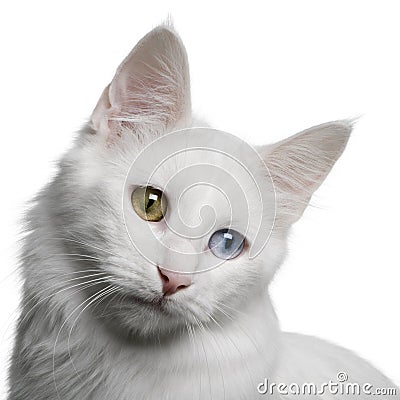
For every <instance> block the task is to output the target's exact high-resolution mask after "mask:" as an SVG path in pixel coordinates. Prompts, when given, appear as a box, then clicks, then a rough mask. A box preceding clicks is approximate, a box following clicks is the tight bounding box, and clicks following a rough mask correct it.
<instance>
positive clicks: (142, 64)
mask: <svg viewBox="0 0 400 400" xmlns="http://www.w3.org/2000/svg"><path fill="white" fill-rule="evenodd" d="M196 127H201V129H200V128H196ZM351 130H352V121H347V120H344V121H334V122H329V123H326V124H323V125H319V126H315V127H313V128H310V129H307V130H305V131H303V132H300V133H298V134H297V135H294V136H292V137H290V138H288V139H285V140H283V141H281V142H279V143H276V144H273V145H266V146H259V147H257V148H256V151H257V154H258V156H257V155H254V164H253V165H252V167H251V168H253V170H255V172H254V176H257V180H258V181H263V179H264V180H265V181H266V182H267V184H266V186H265V187H266V188H267V189H266V190H265V191H266V192H267V193H265V191H264V192H263V196H264V195H265V197H263V198H264V200H263V201H260V199H259V198H258V197H257V196H256V194H257V193H256V192H255V191H253V190H251V189H244V193H245V198H246V202H247V204H248V208H249V213H257V212H258V211H259V210H261V209H262V212H261V211H260V213H259V215H261V214H262V215H261V217H260V218H261V219H258V222H259V223H260V221H261V223H260V226H257V227H255V226H253V225H254V221H255V218H254V217H252V219H251V218H250V222H251V223H250V226H249V229H248V232H249V233H248V235H249V236H248V237H246V236H245V235H244V234H243V231H241V230H240V229H239V228H237V227H236V225H235V223H236V222H233V221H232V220H230V221H229V224H227V223H226V222H225V220H224V218H225V217H226V216H225V215H224V217H222V216H221V215H222V214H224V213H225V212H226V209H225V208H224V207H222V208H221V207H220V200H221V199H220V197H219V194H217V191H216V190H214V189H215V188H212V190H211V189H210V190H208V189H205V188H204V187H201V188H200V189H201V190H200V191H195V193H192V195H190V196H189V197H184V196H183V197H181V193H180V192H179V191H178V189H177V188H179V183H180V182H181V180H180V179H175V180H174V182H175V186H173V185H172V186H171V185H170V186H168V182H169V180H171V179H172V178H173V177H174V176H175V175H176V174H179V173H181V172H182V171H183V170H185V171H186V170H187V169H188V168H189V169H190V167H191V166H192V164H194V163H196V162H197V161H198V160H197V158H201V159H202V161H204V162H205V163H208V165H210V166H211V167H210V168H214V167H218V168H219V167H221V166H226V165H230V164H229V162H228V161H227V160H226V157H227V156H226V154H222V153H221V152H218V154H216V152H209V153H208V152H207V151H204V152H202V153H201V156H200V157H199V155H197V156H196V155H193V156H192V155H190V154H192V153H190V154H189V151H188V152H187V153H185V152H183V154H181V155H180V157H179V162H175V161H176V160H175V161H170V162H169V161H168V160H167V158H168V157H167V158H166V159H163V162H164V163H163V165H162V171H161V172H160V173H159V174H157V181H153V180H152V176H151V174H152V172H153V169H154V164H155V161H154V160H155V159H156V158H157V157H158V155H157V151H158V150H159V151H161V152H163V151H165V150H166V153H168V152H170V151H171V152H172V148H173V145H174V144H176V143H177V144H178V145H180V146H181V148H182V149H183V150H184V149H185V146H187V142H189V139H188V140H186V138H190V141H192V140H193V141H196V140H197V138H206V139H207V141H208V143H209V146H210V147H212V146H213V145H214V144H213V143H214V142H215V143H218V144H219V145H221V144H222V148H223V146H224V143H225V144H226V147H227V148H228V150H229V151H228V152H234V153H235V152H236V153H237V154H244V153H246V151H247V150H245V148H246V147H245V146H244V145H243V146H242V145H241V144H240V143H239V144H238V143H237V142H235V139H233V138H231V137H230V136H229V135H225V134H224V133H222V132H218V131H215V130H212V129H211V128H208V127H207V124H206V123H205V122H204V121H201V120H198V119H196V117H195V116H194V115H193V113H192V110H191V99H190V79H189V69H188V60H187V55H186V51H185V48H184V45H183V43H182V41H181V39H180V38H179V36H178V34H177V33H176V31H175V30H174V28H173V27H172V26H170V25H168V24H166V25H160V26H158V27H156V28H155V29H154V30H152V31H151V32H150V33H148V34H147V35H146V36H145V37H144V38H142V39H141V40H140V42H139V43H138V44H137V45H136V46H135V48H134V49H133V50H132V51H131V53H130V54H129V55H128V56H127V58H126V59H125V60H124V61H123V62H122V64H121V65H120V66H119V68H118V70H117V72H116V75H115V77H114V78H113V80H112V82H111V83H110V84H109V85H108V86H107V87H106V88H105V90H104V91H103V93H102V95H101V97H100V100H99V102H98V104H97V106H96V107H95V109H94V111H93V113H92V115H91V118H90V120H89V122H88V123H87V124H86V125H85V126H84V127H83V128H82V129H81V131H80V132H79V135H78V137H77V139H76V141H75V144H74V146H73V148H72V149H71V150H69V151H68V152H67V153H66V154H65V155H64V157H63V158H62V159H61V161H60V163H59V168H58V173H57V174H56V176H55V178H54V179H53V180H52V182H51V183H49V184H48V185H47V186H46V187H45V188H44V189H43V190H42V191H41V192H40V193H39V194H38V195H37V197H36V198H35V201H34V204H33V206H32V208H31V209H30V210H29V212H28V214H27V217H26V226H25V229H26V235H25V239H24V246H23V253H22V258H21V263H22V275H23V282H24V283H23V293H22V303H21V307H20V308H21V315H20V318H19V321H18V324H17V331H16V341H15V346H14V352H13V355H12V360H11V367H10V371H9V386H10V388H9V400H28V399H29V400H45V399H46V400H56V399H60V400H72V399H74V400H89V399H96V400H106V399H107V400H132V399H134V400H140V399H148V400H152V399H157V400H159V399H182V400H186V399H202V400H203V399H204V400H205V399H216V400H219V399H221V400H222V399H227V400H236V399H246V400H249V399H250V400H251V399H258V398H288V399H291V398H320V399H322V398H323V399H333V398H341V399H342V398H353V397H354V398H361V399H366V398H370V397H371V396H370V395H367V394H365V393H364V392H362V393H361V395H359V396H346V395H338V394H334V393H332V392H328V389H327V388H326V391H325V393H324V394H321V393H319V394H307V395H303V396H299V395H295V394H293V393H288V394H282V393H281V392H279V391H278V389H277V386H278V385H280V384H284V385H287V386H288V387H289V385H292V386H293V385H295V384H298V385H301V384H302V383H307V382H311V383H315V384H316V385H317V384H318V385H323V384H324V383H326V384H328V383H329V381H332V380H333V381H337V380H339V381H340V382H344V381H348V382H355V383H359V384H360V385H364V384H367V383H369V384H370V385H373V388H395V386H394V384H393V383H392V382H390V381H389V379H388V378H386V377H385V376H384V375H382V374H381V373H380V372H379V371H377V370H376V369H375V368H374V367H372V366H371V365H370V364H369V363H367V362H366V361H364V360H362V359H361V358H359V357H358V356H356V355H354V354H353V353H352V352H350V351H348V350H345V349H342V348H339V347H337V346H336V345H333V344H330V343H328V342H325V341H322V340H320V339H317V338H313V337H310V336H304V335H300V334H291V333H284V332H282V331H281V330H280V328H279V322H278V319H277V316H276V315H275V312H274V308H273V306H272V303H271V300H270V296H269V292H268V285H269V283H270V282H271V280H272V278H273V277H274V274H275V272H276V271H277V269H278V268H279V266H280V265H281V264H282V262H283V261H284V258H285V255H286V245H287V237H288V233H289V231H290V228H291V226H292V224H293V223H295V222H296V221H297V220H298V219H299V218H300V217H301V215H302V213H303V211H304V209H305V207H306V206H307V203H308V202H309V200H310V198H311V196H312V194H313V192H314V191H315V190H316V189H317V188H318V187H319V185H320V184H321V183H322V181H323V180H324V179H325V177H326V176H327V174H328V173H329V172H330V170H331V168H332V167H333V165H334V164H335V162H336V161H337V159H338V158H339V157H340V155H341V154H342V152H343V150H344V148H345V146H346V144H347V141H348V139H349V136H350V133H351ZM200 131H203V132H204V135H203V134H202V133H200ZM174 132H177V133H176V134H174ZM165 138H166V139H165ZM170 138H175V141H173V142H169V140H170ZM221 138H222V140H221ZM163 140H167V142H163ZM154 143H161V145H160V146H158V147H157V145H154ZM169 143H172V144H171V147H169V146H170V144H169ZM232 143H233V144H232ZM154 146H155V147H154ZM145 149H150V151H147V152H145V157H144V158H143V157H142V161H143V162H142V163H141V164H140V168H139V167H138V161H137V160H138V159H140V154H142V153H141V152H142V151H144V150H145ZM157 149H158V150H157ZM156 150H157V151H156ZM250 153H251V152H250ZM250 153H246V154H245V155H244V159H246V161H249V160H248V159H249V157H250V156H249V154H250ZM257 157H258V158H259V159H257ZM250 158H251V157H250ZM147 163H148V164H147ZM250 164H251V162H250ZM233 165H234V164H233V163H232V168H230V167H229V168H226V169H225V171H223V172H221V174H223V173H226V170H228V171H229V172H230V175H231V177H233V178H237V177H239V176H241V175H240V174H241V172H240V171H239V170H238V172H237V175H236V172H235V171H236V170H235V167H234V166H233ZM147 166H148V170H146V168H147ZM257 168H258V169H257ZM130 171H131V172H130ZM207 171H208V170H207ZM207 171H206V172H207ZM177 176H180V175H177ZM185 176H186V177H187V175H185ZM189 176H190V175H189ZM191 176H195V175H193V174H192V175H191ZM208 176H209V178H210V179H213V177H216V181H217V182H220V183H221V185H223V184H224V183H225V179H223V178H221V177H222V175H221V176H220V175H219V172H215V174H214V172H212V173H208ZM243 179H249V178H243ZM269 181H271V182H272V185H268V182H269ZM247 183H248V182H247ZM247 183H246V182H245V183H244V184H243V185H242V183H241V186H243V188H247V186H246V184H247ZM186 184H188V185H190V182H185V185H186ZM249 185H250V184H249ZM167 186H168V188H169V190H167V189H166V187H167ZM174 188H175V189H174ZM174 190H175V192H174ZM125 191H126V193H125ZM228 193H229V191H228ZM232 193H233V195H232ZM231 195H232V196H233V198H231V199H229V201H230V203H232V205H233V206H234V205H235V204H236V203H238V202H239V200H240V193H238V192H236V191H233V192H231ZM121 199H123V202H121ZM174 199H175V200H174ZM177 199H178V200H179V199H180V200H181V201H180V202H179V201H178V200H177ZM121 203H123V205H122V206H121ZM204 204H207V205H209V206H210V207H211V208H213V209H214V210H216V213H215V215H212V217H213V218H214V219H215V221H214V222H215V224H214V225H213V226H214V231H210V232H209V233H208V235H207V236H205V237H200V238H193V237H192V236H191V235H190V234H185V235H178V234H176V232H175V230H174V229H173V227H174V226H175V225H173V222H172V221H174V218H177V214H178V211H179V213H182V214H184V217H185V218H187V219H188V220H191V221H192V222H193V224H195V223H196V221H197V222H198V220H199V214H198V210H200V209H201V208H202V206H203V205H204ZM174 205H175V206H177V205H179V210H178V209H176V208H174ZM194 210H196V211H194ZM220 213H221V214H220ZM237 215H238V213H237V212H236V214H235V213H233V217H237ZM202 217H204V218H205V219H206V215H205V214H202ZM228 219H229V218H228ZM239 219H240V218H239ZM193 224H192V225H190V224H189V225H190V227H191V228H192V227H193V226H194V225H193ZM239 225H240V223H239ZM254 231H259V232H261V234H262V235H265V237H264V239H263V241H262V242H263V243H262V245H260V246H259V248H258V251H257V252H256V253H255V254H253V256H252V257H250V256H249V252H250V247H251V243H250V242H252V239H249V238H250V237H251V235H252V233H251V232H254ZM190 232H192V231H191V230H190ZM204 240H206V241H204ZM160 243H162V245H163V246H164V247H162V248H161V247H160ZM197 244H199V246H200V247H198V248H197V247H196V246H197ZM201 246H203V247H201ZM174 249H175V251H173V250H174ZM175 253H177V254H175ZM178 253H179V254H178ZM171 254H172V255H171ZM182 255H183V258H182ZM175 256H176V257H178V256H181V257H180V258H179V260H180V261H179V262H177V263H176V264H174V260H175ZM191 256H193V257H191ZM177 259H178V258H177ZM182 260H183V261H182ZM185 260H187V262H186V261H185ZM189 260H190V261H189ZM205 260H206V261H205ZM189 264H190V265H189ZM178 265H179V268H178ZM188 265H189V266H188ZM200 265H201V268H203V270H202V271H200V272H202V273H198V272H199V270H200V269H201V268H200V267H199V266H200ZM338 374H342V375H340V376H339V375H338ZM344 374H347V378H346V375H344ZM343 377H344V378H343ZM292 386H290V387H292ZM271 388H275V391H272V390H271ZM267 389H268V390H267ZM281 389H282V388H281ZM397 393H398V392H397ZM382 398H389V397H382ZM390 398H392V399H394V398H399V397H395V396H394V395H392V396H390Z"/></svg>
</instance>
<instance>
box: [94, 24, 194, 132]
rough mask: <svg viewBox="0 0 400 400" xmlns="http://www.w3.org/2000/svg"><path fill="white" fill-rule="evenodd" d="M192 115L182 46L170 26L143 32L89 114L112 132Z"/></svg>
mask: <svg viewBox="0 0 400 400" xmlns="http://www.w3.org/2000/svg"><path fill="white" fill-rule="evenodd" d="M188 116H190V85H189V68H188V61H187V56H186V51H185V48H184V46H183V44H182V42H181V40H180V39H179V37H178V36H177V35H176V34H175V33H174V32H173V31H172V30H171V29H169V28H166V27H158V28H156V29H154V30H153V31H151V32H150V33H149V34H148V35H146V36H145V37H144V38H143V39H142V40H141V41H140V42H139V43H138V44H137V45H136V47H135V48H134V49H133V50H132V51H131V53H130V54H129V55H128V57H127V58H126V59H125V60H124V61H123V62H122V64H121V65H120V67H119V68H118V70H117V73H116V75H115V77H114V79H113V80H112V82H111V84H110V85H109V86H107V88H106V89H105V90H104V92H103V94H102V96H101V98H100V100H99V102H98V104H97V106H96V108H95V110H94V112H93V115H92V123H93V127H94V128H95V129H97V130H99V129H100V128H104V129H107V130H109V133H111V134H113V135H120V134H121V132H122V131H123V130H124V129H126V128H129V129H134V128H135V127H136V126H140V125H158V126H162V127H167V126H172V125H174V124H177V123H178V122H179V121H181V120H184V119H186V118H187V117H188Z"/></svg>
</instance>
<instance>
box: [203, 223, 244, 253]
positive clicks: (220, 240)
mask: <svg viewBox="0 0 400 400" xmlns="http://www.w3.org/2000/svg"><path fill="white" fill-rule="evenodd" d="M244 243H245V238H244V236H243V235H242V234H241V233H239V232H237V231H234V230H233V229H220V230H218V231H216V232H214V233H213V234H212V235H211V237H210V240H209V241H208V247H209V248H210V250H211V251H212V253H213V254H214V255H215V256H216V257H218V258H222V259H224V260H230V259H232V258H235V257H237V256H238V255H239V254H240V253H241V252H242V251H243V248H244Z"/></svg>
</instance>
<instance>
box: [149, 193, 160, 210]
mask: <svg viewBox="0 0 400 400" xmlns="http://www.w3.org/2000/svg"><path fill="white" fill-rule="evenodd" d="M157 200H158V196H157V195H156V194H154V193H150V194H149V197H148V198H147V204H146V211H147V210H148V209H149V208H150V207H151V206H152V205H153V204H154V203H155V202H156V201H157Z"/></svg>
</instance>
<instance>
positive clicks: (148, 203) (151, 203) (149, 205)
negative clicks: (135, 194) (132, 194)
mask: <svg viewBox="0 0 400 400" xmlns="http://www.w3.org/2000/svg"><path fill="white" fill-rule="evenodd" d="M154 202H155V201H154V200H153V199H149V200H148V202H147V204H146V210H148V209H149V208H150V207H151V206H152V205H153V204H154Z"/></svg>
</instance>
